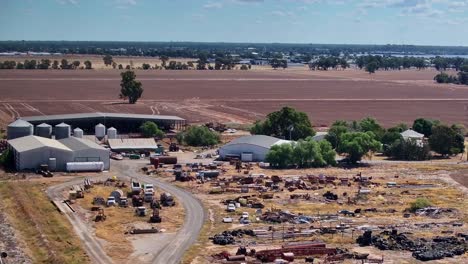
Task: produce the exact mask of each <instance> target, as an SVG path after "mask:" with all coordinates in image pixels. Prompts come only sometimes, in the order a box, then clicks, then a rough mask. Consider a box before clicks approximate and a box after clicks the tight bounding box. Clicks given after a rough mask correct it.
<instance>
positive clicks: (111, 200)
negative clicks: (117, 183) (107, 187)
mask: <svg viewBox="0 0 468 264" xmlns="http://www.w3.org/2000/svg"><path fill="white" fill-rule="evenodd" d="M116 204H117V203H116V201H115V197H114V196H109V197H108V198H107V202H106V205H107V206H114V205H116Z"/></svg>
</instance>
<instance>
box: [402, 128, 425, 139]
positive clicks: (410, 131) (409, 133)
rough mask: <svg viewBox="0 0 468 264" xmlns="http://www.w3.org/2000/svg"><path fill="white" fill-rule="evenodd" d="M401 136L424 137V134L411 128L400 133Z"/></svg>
mask: <svg viewBox="0 0 468 264" xmlns="http://www.w3.org/2000/svg"><path fill="white" fill-rule="evenodd" d="M400 135H401V136H402V137H403V138H424V134H421V133H418V132H416V131H414V130H413V129H408V130H406V131H403V132H402V133H401V134H400Z"/></svg>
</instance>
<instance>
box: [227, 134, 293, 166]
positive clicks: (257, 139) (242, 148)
mask: <svg viewBox="0 0 468 264" xmlns="http://www.w3.org/2000/svg"><path fill="white" fill-rule="evenodd" d="M285 143H287V144H290V143H291V141H288V140H282V139H279V138H275V137H270V136H264V135H253V136H244V137H240V138H237V139H234V140H233V141H231V142H229V143H228V144H226V145H224V146H222V147H220V148H219V156H220V157H221V159H226V158H228V157H238V158H241V159H242V160H243V161H264V160H265V157H266V155H267V153H268V151H270V148H271V147H272V146H274V145H279V144H285Z"/></svg>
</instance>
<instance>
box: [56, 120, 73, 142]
mask: <svg viewBox="0 0 468 264" xmlns="http://www.w3.org/2000/svg"><path fill="white" fill-rule="evenodd" d="M70 134H71V127H70V125H67V124H65V123H60V124H58V125H56V126H55V139H57V140H59V139H64V138H69V137H70Z"/></svg>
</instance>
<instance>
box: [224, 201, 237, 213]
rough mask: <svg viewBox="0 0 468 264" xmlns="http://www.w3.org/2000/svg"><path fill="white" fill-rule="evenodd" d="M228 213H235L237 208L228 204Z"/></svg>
mask: <svg viewBox="0 0 468 264" xmlns="http://www.w3.org/2000/svg"><path fill="white" fill-rule="evenodd" d="M226 211H228V212H234V211H236V206H235V205H234V204H233V203H230V204H228V206H227V208H226Z"/></svg>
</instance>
